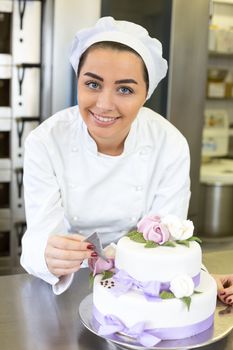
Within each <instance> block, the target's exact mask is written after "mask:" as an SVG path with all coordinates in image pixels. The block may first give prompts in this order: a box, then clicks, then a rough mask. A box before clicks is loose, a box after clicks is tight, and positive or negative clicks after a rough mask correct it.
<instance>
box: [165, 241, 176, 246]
mask: <svg viewBox="0 0 233 350" xmlns="http://www.w3.org/2000/svg"><path fill="white" fill-rule="evenodd" d="M175 246H176V245H175V243H174V242H173V241H167V242H164V243H163V244H162V247H175Z"/></svg>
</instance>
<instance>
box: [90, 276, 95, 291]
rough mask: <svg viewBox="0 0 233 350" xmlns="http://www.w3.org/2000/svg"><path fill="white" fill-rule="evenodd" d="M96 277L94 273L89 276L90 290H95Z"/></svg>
mask: <svg viewBox="0 0 233 350" xmlns="http://www.w3.org/2000/svg"><path fill="white" fill-rule="evenodd" d="M94 278H95V277H94V275H93V272H90V274H89V288H93V284H94Z"/></svg>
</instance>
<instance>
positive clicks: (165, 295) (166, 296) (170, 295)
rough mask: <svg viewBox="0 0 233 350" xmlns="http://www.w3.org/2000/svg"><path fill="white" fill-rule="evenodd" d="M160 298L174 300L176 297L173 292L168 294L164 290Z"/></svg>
mask: <svg viewBox="0 0 233 350" xmlns="http://www.w3.org/2000/svg"><path fill="white" fill-rule="evenodd" d="M159 296H160V298H162V299H174V298H175V295H174V294H173V293H172V292H167V291H166V290H163V291H162V292H161V293H160V294H159Z"/></svg>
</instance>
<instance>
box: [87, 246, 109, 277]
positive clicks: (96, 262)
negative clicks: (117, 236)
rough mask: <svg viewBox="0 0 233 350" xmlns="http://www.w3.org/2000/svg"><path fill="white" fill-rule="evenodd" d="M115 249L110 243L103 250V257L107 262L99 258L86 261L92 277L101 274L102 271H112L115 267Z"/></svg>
mask: <svg viewBox="0 0 233 350" xmlns="http://www.w3.org/2000/svg"><path fill="white" fill-rule="evenodd" d="M115 249H116V245H115V244H114V243H111V244H110V245H109V246H107V247H106V248H104V252H105V256H106V258H107V259H108V261H105V260H104V259H102V258H101V257H98V258H91V259H89V260H88V265H89V268H90V270H91V271H92V272H93V275H94V276H95V275H97V274H98V273H102V272H104V271H110V270H113V269H114V266H115Z"/></svg>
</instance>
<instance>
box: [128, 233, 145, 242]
mask: <svg viewBox="0 0 233 350" xmlns="http://www.w3.org/2000/svg"><path fill="white" fill-rule="evenodd" d="M128 237H129V238H130V239H131V240H132V241H134V242H137V243H146V240H145V238H144V237H143V235H142V233H140V232H138V231H132V232H130V233H129V234H128Z"/></svg>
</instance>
